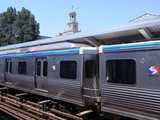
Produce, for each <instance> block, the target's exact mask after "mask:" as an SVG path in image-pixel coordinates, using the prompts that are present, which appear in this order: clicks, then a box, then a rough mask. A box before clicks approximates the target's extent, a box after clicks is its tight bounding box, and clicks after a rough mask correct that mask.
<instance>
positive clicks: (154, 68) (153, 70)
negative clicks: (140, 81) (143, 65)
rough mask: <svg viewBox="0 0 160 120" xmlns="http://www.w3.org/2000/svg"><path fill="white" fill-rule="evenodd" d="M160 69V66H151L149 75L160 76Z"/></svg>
mask: <svg viewBox="0 0 160 120" xmlns="http://www.w3.org/2000/svg"><path fill="white" fill-rule="evenodd" d="M159 74H160V67H159V66H150V67H149V75H159Z"/></svg>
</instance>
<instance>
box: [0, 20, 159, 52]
mask: <svg viewBox="0 0 160 120" xmlns="http://www.w3.org/2000/svg"><path fill="white" fill-rule="evenodd" d="M159 33H160V19H153V20H149V21H143V22H137V23H129V24H128V25H125V26H122V27H117V28H113V29H109V30H106V31H100V32H94V33H83V32H79V33H75V34H71V35H63V36H58V37H54V38H47V39H41V40H35V41H31V42H25V43H20V44H15V45H8V46H4V47H0V51H3V50H9V49H17V48H24V47H30V46H41V45H46V44H51V43H59V42H73V43H83V44H88V45H91V46H100V45H102V44H111V43H113V44H114V43H124V42H137V41H146V40H147V41H148V40H153V39H155V38H159V37H160V34H159Z"/></svg>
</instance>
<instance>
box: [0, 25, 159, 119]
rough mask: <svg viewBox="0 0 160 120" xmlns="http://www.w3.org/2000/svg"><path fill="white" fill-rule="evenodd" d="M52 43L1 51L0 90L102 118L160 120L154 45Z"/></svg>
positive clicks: (156, 42)
mask: <svg viewBox="0 0 160 120" xmlns="http://www.w3.org/2000/svg"><path fill="white" fill-rule="evenodd" d="M141 28H142V27H141ZM134 34H135V32H134ZM87 36H88V35H87ZM107 36H108V34H107ZM97 38H98V37H97ZM100 38H104V34H103V35H101V37H99V39H100ZM56 39H57V41H56V40H53V39H52V38H47V39H42V40H37V41H32V42H27V43H20V44H15V45H8V46H4V47H1V48H0V66H1V67H0V85H4V86H7V87H11V88H16V89H20V90H24V91H28V92H31V93H36V94H40V95H43V96H47V97H50V98H53V99H55V100H58V101H62V102H64V103H66V104H70V105H73V106H76V107H79V108H87V109H88V108H89V109H96V110H97V111H98V112H97V113H98V114H100V115H103V116H108V115H109V116H110V115H115V116H124V117H128V118H133V119H139V120H159V119H160V87H159V86H160V62H159V59H160V40H159V39H154V41H152V39H151V41H145V42H144V41H142V42H136V43H122V44H111V45H109V44H102V45H99V46H96V45H95V46H94V43H96V42H95V41H96V38H95V36H94V37H84V36H82V37H77V36H75V37H74V36H68V38H67V39H66V38H65V37H63V36H62V37H59V38H56ZM73 39H74V40H75V39H76V40H75V41H73ZM77 39H78V41H77ZM82 40H83V42H82ZM89 40H91V41H89ZM92 41H94V42H92ZM86 43H91V44H86ZM118 118H119V117H117V119H118Z"/></svg>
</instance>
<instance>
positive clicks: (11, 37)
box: [0, 7, 39, 45]
mask: <svg viewBox="0 0 160 120" xmlns="http://www.w3.org/2000/svg"><path fill="white" fill-rule="evenodd" d="M38 36H39V23H37V21H36V20H35V17H34V15H33V14H31V12H30V11H29V10H27V9H25V8H24V7H23V8H22V9H21V10H20V11H16V9H15V8H12V7H9V8H8V9H7V11H5V12H3V13H0V45H6V44H14V43H20V42H26V41H31V40H35V39H36V38H37V37H38Z"/></svg>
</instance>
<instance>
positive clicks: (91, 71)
mask: <svg viewBox="0 0 160 120" xmlns="http://www.w3.org/2000/svg"><path fill="white" fill-rule="evenodd" d="M95 75H96V62H95V60H87V61H86V62H85V77H86V78H93V77H94V76H95Z"/></svg>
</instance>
